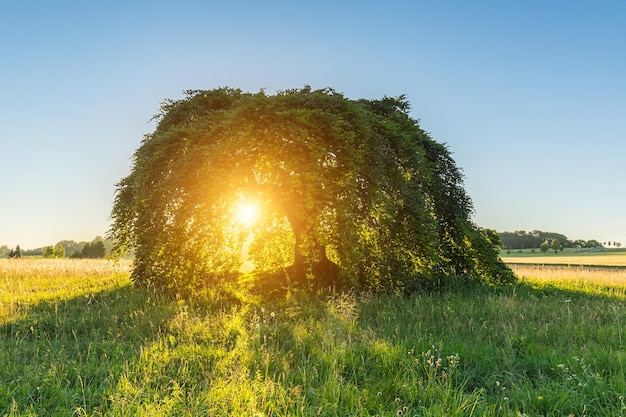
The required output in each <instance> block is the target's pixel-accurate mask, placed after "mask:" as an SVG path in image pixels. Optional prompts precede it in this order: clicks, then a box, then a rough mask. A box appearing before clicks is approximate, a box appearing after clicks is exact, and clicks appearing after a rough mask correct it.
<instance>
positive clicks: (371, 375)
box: [0, 259, 626, 417]
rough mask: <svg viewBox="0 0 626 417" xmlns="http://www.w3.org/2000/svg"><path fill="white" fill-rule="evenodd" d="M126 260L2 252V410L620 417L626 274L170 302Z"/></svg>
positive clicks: (553, 273) (543, 272)
mask: <svg viewBox="0 0 626 417" xmlns="http://www.w3.org/2000/svg"><path fill="white" fill-rule="evenodd" d="M129 267H130V265H129V264H128V263H113V262H111V261H86V260H76V261H72V260H49V261H44V260H26V259H25V260H0V416H50V415H59V416H72V415H75V416H83V415H84V416H87V415H88V416H199V415H210V416H257V417H260V416H265V417H269V416H318V415H319V416H399V415H404V416H621V415H624V414H625V413H626V404H625V400H624V397H625V396H626V372H625V367H626V350H625V346H624V344H625V340H626V331H625V324H626V302H625V301H626V271H623V270H590V269H586V268H579V267H575V268H563V267H533V266H515V267H514V268H515V272H516V273H517V275H518V276H519V277H520V282H519V284H517V285H514V286H508V287H489V286H484V285H479V284H463V285H456V284H454V283H453V282H452V283H449V284H446V285H444V286H443V288H441V289H439V290H437V291H432V292H423V293H419V294H414V295H412V296H409V297H405V296H401V295H397V294H358V295H357V294H355V293H352V292H348V293H333V292H332V291H328V292H325V293H318V294H317V295H316V296H313V297H312V296H310V295H308V294H304V293H300V292H298V291H288V292H286V293H284V294H283V295H282V296H273V297H268V296H264V295H262V294H255V293H251V292H244V291H235V290H231V291H230V292H220V293H218V292H214V293H213V295H212V296H208V295H207V297H206V298H205V299H202V300H195V301H186V300H171V299H166V298H163V297H161V296H159V295H158V294H154V293H152V292H151V291H149V290H145V289H138V288H134V287H133V286H132V285H131V284H130V281H129Z"/></svg>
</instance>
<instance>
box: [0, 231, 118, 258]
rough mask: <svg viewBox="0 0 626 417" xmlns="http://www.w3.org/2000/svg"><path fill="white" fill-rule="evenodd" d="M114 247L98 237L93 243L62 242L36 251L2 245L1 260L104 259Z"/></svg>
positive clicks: (108, 241) (0, 249)
mask: <svg viewBox="0 0 626 417" xmlns="http://www.w3.org/2000/svg"><path fill="white" fill-rule="evenodd" d="M112 247H113V244H112V242H111V241H110V240H109V239H103V238H102V237H100V236H97V237H96V238H95V239H94V240H92V241H91V242H86V241H81V242H76V241H75V240H62V241H60V242H58V243H57V244H56V245H50V246H44V247H41V248H36V249H21V248H20V245H17V246H16V247H15V248H9V247H8V246H7V245H0V258H9V257H40V256H41V257H44V258H104V257H105V256H106V255H107V254H110V253H111V249H112Z"/></svg>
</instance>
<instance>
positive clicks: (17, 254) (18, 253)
mask: <svg viewBox="0 0 626 417" xmlns="http://www.w3.org/2000/svg"><path fill="white" fill-rule="evenodd" d="M21 257H22V248H20V245H17V246H16V247H15V249H11V251H10V252H9V258H21Z"/></svg>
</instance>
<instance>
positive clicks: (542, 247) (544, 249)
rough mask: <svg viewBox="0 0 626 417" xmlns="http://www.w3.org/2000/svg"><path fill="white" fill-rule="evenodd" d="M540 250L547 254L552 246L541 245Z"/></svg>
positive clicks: (545, 243) (544, 243)
mask: <svg viewBox="0 0 626 417" xmlns="http://www.w3.org/2000/svg"><path fill="white" fill-rule="evenodd" d="M539 249H541V252H543V253H546V252H547V251H548V250H550V245H548V242H543V243H542V244H541V245H539Z"/></svg>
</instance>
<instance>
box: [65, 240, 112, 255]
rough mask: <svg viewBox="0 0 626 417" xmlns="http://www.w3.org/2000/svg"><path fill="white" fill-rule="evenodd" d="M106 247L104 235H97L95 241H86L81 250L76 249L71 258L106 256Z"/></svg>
mask: <svg viewBox="0 0 626 417" xmlns="http://www.w3.org/2000/svg"><path fill="white" fill-rule="evenodd" d="M105 256H106V247H105V244H104V240H103V239H102V237H100V236H97V237H96V238H95V239H94V240H93V241H91V242H86V243H85V245H84V246H83V248H82V249H81V250H80V251H74V253H72V256H71V258H94V259H95V258H104V257H105Z"/></svg>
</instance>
